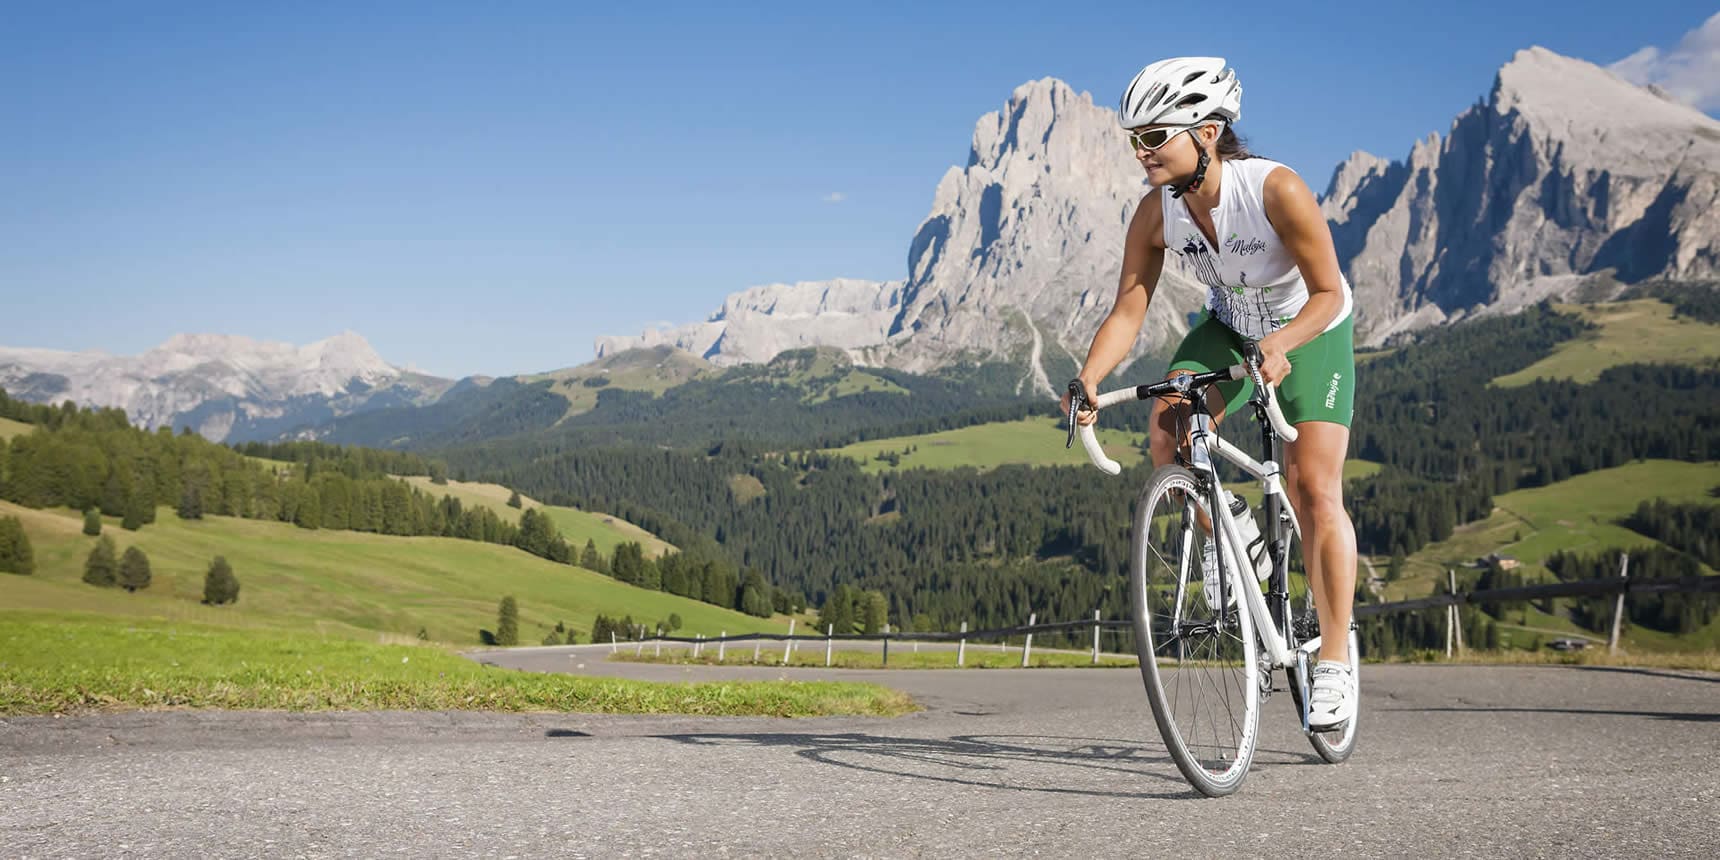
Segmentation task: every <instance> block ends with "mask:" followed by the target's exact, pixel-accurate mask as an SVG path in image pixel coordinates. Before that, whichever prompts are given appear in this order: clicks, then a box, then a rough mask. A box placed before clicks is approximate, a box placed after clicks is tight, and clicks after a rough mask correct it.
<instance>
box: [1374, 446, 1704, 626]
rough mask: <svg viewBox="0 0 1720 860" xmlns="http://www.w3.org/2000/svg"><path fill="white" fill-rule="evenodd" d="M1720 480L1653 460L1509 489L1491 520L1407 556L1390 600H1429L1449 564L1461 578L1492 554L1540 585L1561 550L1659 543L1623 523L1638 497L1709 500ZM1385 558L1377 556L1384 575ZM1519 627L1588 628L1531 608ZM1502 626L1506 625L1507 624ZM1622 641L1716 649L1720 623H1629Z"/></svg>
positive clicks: (1696, 468) (1699, 468) (1512, 615)
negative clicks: (1686, 628)
mask: <svg viewBox="0 0 1720 860" xmlns="http://www.w3.org/2000/svg"><path fill="white" fill-rule="evenodd" d="M1717 484H1720V462H1708V463H1685V462H1679V461H1673V460H1647V461H1642V462H1637V463H1631V464H1629V465H1625V466H1620V467H1618V468H1614V469H1603V470H1600V471H1597V472H1590V473H1588V474H1585V475H1578V476H1576V477H1574V478H1571V479H1569V480H1565V481H1560V482H1559V483H1557V484H1553V485H1551V486H1546V487H1536V488H1534V489H1528V490H1515V491H1512V492H1509V493H1504V494H1502V495H1499V496H1496V497H1494V500H1493V504H1494V510H1493V513H1492V514H1491V515H1490V516H1488V517H1487V518H1486V519H1484V520H1480V521H1478V522H1473V523H1468V524H1465V525H1462V526H1459V527H1458V528H1457V530H1456V531H1455V532H1453V533H1452V535H1451V537H1449V538H1447V539H1446V540H1443V541H1440V542H1438V543H1433V544H1429V545H1427V546H1425V547H1423V548H1422V549H1421V550H1419V551H1417V552H1416V553H1414V554H1412V555H1410V556H1409V557H1408V558H1406V559H1405V560H1404V575H1403V577H1402V578H1401V579H1399V580H1398V581H1397V582H1392V583H1387V584H1386V586H1385V595H1384V599H1385V600H1403V599H1408V598H1414V597H1424V596H1426V595H1427V594H1428V593H1429V592H1430V591H1431V590H1432V589H1433V587H1434V585H1435V583H1443V582H1445V579H1446V573H1445V572H1446V570H1447V569H1448V568H1455V569H1457V570H1458V571H1459V573H1460V575H1461V574H1462V573H1463V571H1464V570H1465V566H1466V565H1467V564H1470V563H1472V562H1474V561H1475V560H1476V559H1478V558H1481V557H1483V556H1486V555H1487V554H1489V553H1493V552H1497V553H1500V554H1501V555H1508V556H1511V557H1513V558H1516V559H1517V560H1518V561H1519V562H1520V563H1521V567H1520V568H1519V569H1518V572H1520V573H1521V574H1522V575H1523V576H1524V578H1525V579H1526V580H1527V581H1529V582H1537V581H1550V580H1551V579H1553V575H1552V573H1551V571H1548V570H1547V568H1546V567H1545V565H1544V564H1543V562H1544V561H1545V559H1546V558H1547V557H1548V556H1550V555H1552V554H1553V553H1555V552H1559V551H1561V550H1562V551H1565V552H1577V553H1597V552H1600V551H1602V550H1607V549H1631V548H1639V547H1640V548H1646V547H1653V546H1659V545H1660V544H1659V542H1658V541H1655V540H1654V539H1652V538H1649V537H1646V536H1644V535H1641V534H1639V533H1637V532H1634V531H1631V530H1630V529H1627V528H1625V527H1624V526H1621V525H1618V524H1617V520H1619V519H1620V518H1622V517H1624V516H1627V515H1629V514H1630V513H1631V512H1633V511H1635V510H1636V506H1637V504H1638V503H1639V502H1642V501H1647V500H1651V499H1655V498H1664V499H1667V500H1668V501H1673V502H1686V503H1689V502H1701V503H1705V502H1707V501H1709V498H1708V489H1709V488H1710V487H1713V486H1715V485H1717ZM1387 561H1388V559H1385V558H1375V559H1374V565H1375V566H1376V567H1377V568H1378V569H1379V571H1380V572H1381V574H1382V575H1383V574H1384V572H1385V567H1386V563H1387ZM1704 572H1705V573H1713V571H1709V570H1706V569H1704ZM1519 618H1520V615H1519V614H1518V611H1517V610H1511V611H1509V612H1508V613H1507V615H1506V621H1510V622H1512V623H1518V619H1519ZM1520 626H1526V627H1532V628H1542V629H1541V630H1538V631H1537V630H1525V631H1523V632H1522V634H1521V635H1522V637H1523V638H1525V639H1527V638H1528V637H1530V636H1533V635H1536V633H1539V635H1540V636H1541V638H1542V639H1543V640H1545V639H1548V638H1551V637H1553V636H1556V635H1558V633H1554V632H1547V631H1562V632H1568V633H1582V632H1585V631H1582V630H1581V629H1580V628H1578V627H1577V626H1576V625H1574V624H1572V623H1571V622H1570V621H1569V620H1568V619H1565V618H1563V617H1561V616H1556V615H1548V614H1545V613H1542V612H1540V611H1538V610H1535V609H1534V608H1533V607H1529V617H1528V618H1526V619H1522V620H1521V625H1520ZM1501 630H1502V631H1506V630H1508V628H1506V627H1503V626H1502V627H1501ZM1590 635H1593V634H1592V633H1590ZM1624 644H1625V645H1626V646H1627V647H1636V648H1639V649H1647V650H1670V649H1681V650H1690V649H1700V648H1716V647H1720V624H1710V625H1708V627H1706V628H1704V629H1703V630H1699V631H1695V632H1693V633H1691V634H1686V635H1685V636H1682V637H1673V636H1669V635H1666V634H1661V633H1656V632H1655V631H1652V630H1643V629H1640V628H1627V632H1626V634H1625V636H1624Z"/></svg>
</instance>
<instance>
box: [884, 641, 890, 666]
mask: <svg viewBox="0 0 1720 860" xmlns="http://www.w3.org/2000/svg"><path fill="white" fill-rule="evenodd" d="M884 665H885V666H888V665H890V634H888V633H885V634H884Z"/></svg>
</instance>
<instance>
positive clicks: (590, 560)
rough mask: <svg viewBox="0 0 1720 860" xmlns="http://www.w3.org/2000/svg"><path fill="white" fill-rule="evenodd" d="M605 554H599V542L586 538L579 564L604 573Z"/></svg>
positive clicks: (587, 568)
mask: <svg viewBox="0 0 1720 860" xmlns="http://www.w3.org/2000/svg"><path fill="white" fill-rule="evenodd" d="M602 565H603V556H601V555H598V554H597V543H596V542H595V541H593V540H592V539H591V538H586V539H585V549H583V550H581V551H580V553H579V566H580V567H583V568H585V569H586V570H595V571H597V572H598V573H602V572H603V571H602Z"/></svg>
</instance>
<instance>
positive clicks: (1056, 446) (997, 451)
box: [825, 417, 1144, 473]
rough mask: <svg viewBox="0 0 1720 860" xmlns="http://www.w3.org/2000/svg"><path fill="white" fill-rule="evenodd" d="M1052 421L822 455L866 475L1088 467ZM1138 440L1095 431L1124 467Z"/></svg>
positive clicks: (1136, 458)
mask: <svg viewBox="0 0 1720 860" xmlns="http://www.w3.org/2000/svg"><path fill="white" fill-rule="evenodd" d="M1058 423H1059V422H1058V420H1057V419H1056V418H1052V417H1046V418H1024V419H1022V420H1020V421H999V422H993V423H990V424H976V425H974V426H972V427H963V428H961V429H959V430H945V431H942V432H939V433H925V434H921V435H918V436H895V437H892V438H889V439H873V440H870V441H866V442H856V443H855V444H853V445H848V446H845V447H842V448H835V449H830V450H828V451H826V452H825V453H828V454H836V455H840V456H843V457H849V458H852V459H854V460H858V461H860V463H861V468H862V469H864V470H865V471H867V472H872V473H876V472H883V471H888V470H892V469H958V468H962V467H973V468H977V469H981V470H985V469H993V468H996V467H998V466H1003V465H1015V464H1023V465H1030V466H1081V465H1086V464H1087V453H1086V452H1085V451H1084V450H1082V448H1081V446H1080V444H1079V443H1077V444H1076V445H1075V447H1073V448H1068V449H1065V448H1064V447H1063V443H1064V440H1065V438H1066V435H1067V434H1066V432H1065V431H1063V430H1061V429H1059V428H1058ZM1143 438H1144V437H1142V436H1140V435H1139V434H1134V433H1124V432H1121V431H1118V430H1104V429H1101V430H1100V431H1099V442H1100V444H1102V445H1104V446H1105V452H1106V453H1107V454H1109V455H1110V456H1111V459H1113V460H1116V461H1117V462H1119V463H1122V464H1123V465H1124V466H1133V465H1136V464H1138V463H1140V462H1141V460H1142V459H1143V455H1142V453H1141V444H1142V442H1143ZM909 447H913V448H915V449H916V450H915V451H914V452H913V453H911V454H904V455H903V456H902V460H901V465H900V466H891V465H890V464H889V463H887V462H884V461H882V460H878V459H876V457H877V455H879V454H882V453H889V452H898V453H899V452H901V451H902V450H904V449H906V448H909Z"/></svg>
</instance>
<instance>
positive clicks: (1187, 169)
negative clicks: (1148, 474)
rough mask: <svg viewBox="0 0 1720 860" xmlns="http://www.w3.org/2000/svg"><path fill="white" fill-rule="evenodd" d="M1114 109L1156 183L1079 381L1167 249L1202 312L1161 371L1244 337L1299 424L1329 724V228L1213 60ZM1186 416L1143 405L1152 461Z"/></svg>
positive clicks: (1094, 377) (1169, 452)
mask: <svg viewBox="0 0 1720 860" xmlns="http://www.w3.org/2000/svg"><path fill="white" fill-rule="evenodd" d="M1119 112H1120V113H1121V117H1120V120H1121V124H1122V126H1123V128H1124V129H1125V130H1126V131H1127V132H1128V135H1129V140H1130V142H1131V144H1132V145H1133V147H1134V151H1135V160H1136V161H1138V162H1140V165H1141V167H1142V168H1144V169H1145V170H1146V172H1147V181H1148V182H1149V183H1150V184H1152V185H1153V186H1154V188H1153V190H1152V191H1150V192H1148V194H1147V195H1146V197H1145V198H1143V199H1142V201H1141V205H1140V206H1139V208H1137V209H1136V210H1135V215H1134V218H1133V220H1131V221H1130V223H1129V230H1128V234H1127V237H1126V238H1125V239H1124V247H1123V272H1122V279H1121V283H1120V284H1119V285H1118V288H1117V299H1116V303H1115V305H1113V306H1112V308H1111V313H1110V315H1109V316H1107V317H1106V318H1105V321H1104V323H1102V324H1101V325H1100V326H1099V331H1098V333H1097V334H1095V335H1094V336H1093V344H1092V346H1091V348H1089V350H1088V352H1087V361H1086V363H1085V364H1084V365H1083V366H1082V368H1081V373H1080V376H1079V379H1080V381H1081V383H1082V385H1083V386H1084V387H1085V389H1086V391H1087V392H1088V395H1089V397H1091V395H1092V393H1093V392H1094V391H1096V390H1097V389H1098V387H1099V382H1100V381H1101V380H1103V379H1104V378H1105V377H1106V376H1107V375H1109V374H1110V373H1111V371H1112V370H1113V369H1115V368H1116V366H1117V365H1118V363H1120V362H1121V361H1122V360H1123V358H1124V357H1125V356H1126V355H1127V354H1128V352H1129V348H1130V346H1131V345H1132V344H1133V343H1134V341H1135V338H1136V337H1138V336H1139V334H1140V330H1141V323H1142V321H1143V320H1144V319H1145V318H1146V314H1147V305H1148V304H1149V303H1150V302H1151V301H1152V298H1153V290H1154V289H1155V288H1156V287H1157V286H1158V282H1159V273H1160V271H1161V270H1162V269H1163V267H1164V263H1165V254H1166V252H1167V251H1169V252H1170V253H1171V254H1172V255H1174V256H1175V258H1176V262H1177V264H1178V265H1180V266H1181V267H1182V269H1183V270H1184V271H1185V272H1187V273H1188V274H1189V275H1191V276H1192V277H1194V278H1195V279H1196V280H1198V281H1200V282H1201V283H1202V284H1203V285H1205V286H1206V288H1207V300H1206V308H1205V310H1204V311H1203V312H1202V314H1201V316H1200V319H1199V320H1198V322H1196V324H1195V325H1194V327H1193V328H1192V329H1191V330H1190V331H1189V333H1188V335H1187V336H1186V337H1184V338H1183V341H1182V345H1181V346H1179V347H1178V348H1177V351H1176V355H1175V357H1174V358H1173V359H1172V360H1171V367H1170V373H1171V374H1172V375H1175V374H1179V373H1200V372H1204V371H1209V370H1216V369H1219V368H1221V367H1229V366H1230V365H1233V364H1236V363H1238V362H1240V361H1241V360H1242V352H1241V349H1242V346H1243V343H1244V342H1245V341H1253V342H1255V343H1256V344H1258V346H1259V349H1260V354H1261V357H1262V364H1261V368H1260V371H1261V375H1262V376H1263V377H1264V378H1265V379H1266V381H1267V382H1269V383H1273V384H1276V385H1278V386H1279V387H1278V399H1279V403H1280V405H1281V406H1282V407H1283V410H1284V416H1285V418H1286V419H1287V420H1288V421H1289V422H1290V423H1291V424H1294V425H1296V429H1297V431H1298V432H1299V433H1300V436H1299V437H1298V438H1297V440H1296V441H1295V442H1289V443H1286V445H1285V464H1284V465H1285V471H1286V481H1285V485H1286V486H1285V491H1286V492H1287V493H1288V495H1289V496H1290V504H1291V505H1292V506H1293V507H1294V508H1295V510H1296V514H1297V518H1298V520H1299V521H1300V523H1301V525H1302V536H1303V541H1304V542H1303V553H1302V555H1303V561H1304V564H1305V566H1306V568H1307V570H1308V579H1309V582H1310V584H1311V587H1312V588H1314V589H1315V592H1314V593H1315V595H1316V598H1315V600H1316V604H1317V611H1318V614H1319V620H1320V630H1321V633H1322V638H1321V640H1320V654H1319V662H1318V664H1317V665H1316V666H1315V668H1314V671H1313V691H1312V694H1311V695H1310V699H1311V706H1310V710H1311V713H1310V715H1309V725H1310V727H1312V728H1315V729H1318V730H1323V731H1331V730H1338V729H1342V728H1343V727H1344V725H1345V724H1346V723H1348V721H1349V719H1350V717H1351V715H1352V714H1354V712H1355V698H1356V684H1355V679H1354V678H1353V677H1351V673H1350V669H1349V663H1348V662H1347V661H1348V656H1349V655H1348V654H1347V653H1346V650H1347V646H1348V642H1349V636H1348V635H1347V631H1348V630H1349V625H1350V609H1351V603H1352V600H1353V597H1354V589H1355V579H1356V535H1355V529H1354V527H1353V526H1352V525H1351V523H1350V517H1349V514H1348V513H1346V512H1345V510H1344V503H1343V467H1344V456H1345V451H1346V450H1347V449H1348V447H1349V442H1350V428H1349V425H1350V416H1351V411H1352V404H1353V398H1354V394H1355V352H1354V348H1353V345H1352V338H1351V304H1352V302H1351V295H1350V285H1349V283H1348V282H1347V281H1345V279H1344V275H1343V273H1342V272H1341V271H1339V269H1338V258H1337V254H1336V252H1335V251H1334V250H1333V248H1332V234H1331V231H1330V229H1329V228H1328V227H1327V226H1326V219H1325V216H1323V215H1322V214H1321V213H1320V207H1319V204H1318V203H1317V202H1316V201H1315V199H1314V195H1313V193H1312V192H1311V191H1309V190H1308V186H1307V185H1306V184H1305V183H1304V182H1303V181H1302V179H1301V177H1299V176H1297V175H1296V173H1295V172H1294V171H1292V170H1291V169H1290V168H1288V167H1285V166H1284V165H1282V164H1278V163H1277V162H1273V161H1268V160H1266V159H1264V158H1257V157H1255V156H1253V155H1251V154H1250V153H1249V152H1248V150H1247V148H1246V147H1245V146H1244V145H1243V143H1242V141H1241V140H1240V139H1239V138H1238V137H1237V136H1236V133H1235V132H1234V131H1232V130H1231V124H1232V123H1234V122H1236V120H1237V119H1238V118H1239V117H1240V116H1241V115H1242V86H1241V84H1240V83H1238V82H1237V79H1236V74H1235V72H1234V71H1233V70H1231V69H1229V68H1227V67H1226V66H1225V64H1224V60H1223V59H1222V58H1219V57H1179V58H1175V59H1169V60H1161V61H1159V62H1156V63H1153V64H1151V65H1149V66H1147V67H1146V68H1144V69H1142V70H1141V72H1140V74H1138V75H1136V76H1135V79H1134V80H1133V81H1131V82H1130V83H1129V86H1128V88H1127V89H1126V90H1124V91H1123V98H1122V103H1121V105H1120V107H1119ZM1253 385H1254V384H1253V382H1252V381H1249V380H1241V381H1237V382H1231V383H1227V384H1224V385H1220V386H1218V387H1217V388H1218V396H1213V395H1212V394H1211V393H1210V392H1209V393H1208V395H1207V396H1208V406H1209V408H1210V410H1211V412H1212V414H1213V415H1214V416H1215V417H1219V418H1222V416H1223V415H1224V414H1225V413H1231V412H1235V411H1236V409H1237V408H1238V407H1240V406H1242V405H1243V404H1245V403H1246V402H1247V400H1248V398H1249V396H1250V395H1251V394H1252V391H1253ZM1068 399H1069V396H1068V395H1067V394H1065V395H1064V399H1063V410H1064V414H1068V413H1067V410H1068V408H1069V402H1068ZM1187 411H1188V406H1187V404H1169V403H1166V402H1165V401H1163V400H1159V401H1155V402H1154V404H1153V414H1152V424H1151V448H1152V457H1153V462H1154V463H1155V464H1158V465H1164V464H1166V463H1170V462H1173V461H1174V455H1175V451H1176V447H1177V446H1178V445H1179V444H1181V443H1182V440H1181V439H1179V438H1177V429H1178V426H1179V420H1180V421H1182V422H1184V423H1182V426H1185V427H1186V426H1187V424H1186V417H1185V416H1186V413H1187ZM1096 417H1097V416H1096V414H1095V413H1093V412H1090V411H1089V412H1083V413H1081V414H1080V415H1079V416H1077V420H1079V421H1080V422H1081V423H1082V424H1091V423H1092V422H1093V421H1094V420H1095V418H1096ZM1208 546H1209V547H1210V546H1211V542H1210V541H1209V542H1208ZM1212 561H1213V560H1212V559H1211V558H1210V557H1209V558H1208V559H1207V564H1206V569H1207V571H1208V572H1209V573H1208V575H1209V576H1210V571H1211V570H1212V567H1213V565H1212Z"/></svg>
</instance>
